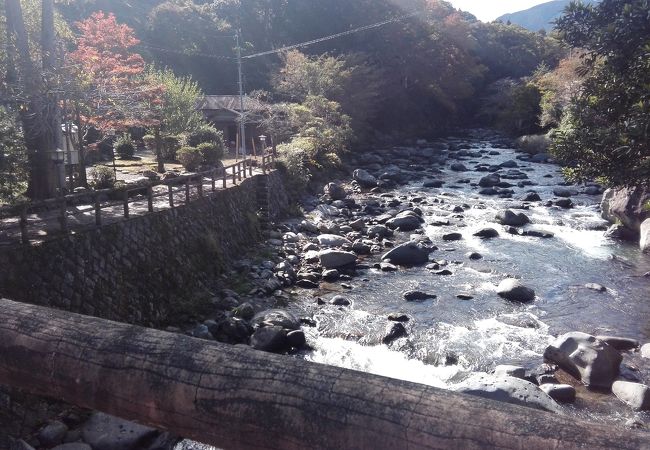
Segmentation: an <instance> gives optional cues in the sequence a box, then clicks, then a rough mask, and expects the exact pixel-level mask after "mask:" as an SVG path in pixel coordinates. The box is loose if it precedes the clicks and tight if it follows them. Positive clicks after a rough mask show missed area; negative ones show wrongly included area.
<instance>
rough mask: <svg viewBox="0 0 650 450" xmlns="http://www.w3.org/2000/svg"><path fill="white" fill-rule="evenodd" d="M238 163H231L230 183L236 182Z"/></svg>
mask: <svg viewBox="0 0 650 450" xmlns="http://www.w3.org/2000/svg"><path fill="white" fill-rule="evenodd" d="M238 165H239V163H237V164H233V166H232V184H237V166H238Z"/></svg>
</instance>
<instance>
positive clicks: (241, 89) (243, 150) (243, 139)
mask: <svg viewBox="0 0 650 450" xmlns="http://www.w3.org/2000/svg"><path fill="white" fill-rule="evenodd" d="M240 33H241V30H237V34H236V35H235V40H236V41H237V72H238V78H239V143H240V146H241V156H242V159H246V124H245V123H244V82H243V75H242V60H241V45H240V40H241V36H240Z"/></svg>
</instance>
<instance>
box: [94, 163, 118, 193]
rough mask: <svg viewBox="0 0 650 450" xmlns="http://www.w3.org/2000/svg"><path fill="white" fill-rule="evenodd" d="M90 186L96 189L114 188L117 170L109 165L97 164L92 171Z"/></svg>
mask: <svg viewBox="0 0 650 450" xmlns="http://www.w3.org/2000/svg"><path fill="white" fill-rule="evenodd" d="M90 178H91V181H90V186H91V187H92V188H94V189H112V188H114V187H115V172H114V171H113V169H112V168H111V167H108V166H95V167H93V168H92V169H91V171H90Z"/></svg>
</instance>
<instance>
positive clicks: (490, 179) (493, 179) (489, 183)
mask: <svg viewBox="0 0 650 450" xmlns="http://www.w3.org/2000/svg"><path fill="white" fill-rule="evenodd" d="M499 183H501V177H500V176H499V175H498V174H496V173H493V174H490V175H487V176H485V177H483V178H481V179H480V181H479V182H478V185H479V186H481V187H485V188H488V187H494V186H496V185H497V184H499Z"/></svg>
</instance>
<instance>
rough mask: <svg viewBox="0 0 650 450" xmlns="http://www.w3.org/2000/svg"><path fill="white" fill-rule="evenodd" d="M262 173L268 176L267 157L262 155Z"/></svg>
mask: <svg viewBox="0 0 650 450" xmlns="http://www.w3.org/2000/svg"><path fill="white" fill-rule="evenodd" d="M262 173H263V174H264V175H266V155H262Z"/></svg>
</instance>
